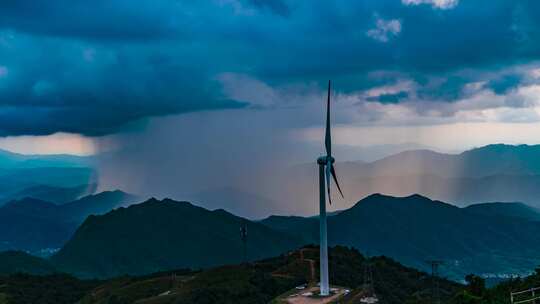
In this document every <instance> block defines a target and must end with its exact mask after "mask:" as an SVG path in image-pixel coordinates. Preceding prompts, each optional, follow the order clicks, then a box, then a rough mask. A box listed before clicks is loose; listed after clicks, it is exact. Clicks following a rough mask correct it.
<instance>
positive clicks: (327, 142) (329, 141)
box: [324, 80, 332, 156]
mask: <svg viewBox="0 0 540 304" xmlns="http://www.w3.org/2000/svg"><path fill="white" fill-rule="evenodd" d="M330 87H331V82H330V80H328V98H327V100H326V134H325V136H324V145H325V147H326V155H328V156H332V137H331V135H330Z"/></svg>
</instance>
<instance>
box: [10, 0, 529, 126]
mask: <svg viewBox="0 0 540 304" xmlns="http://www.w3.org/2000/svg"><path fill="white" fill-rule="evenodd" d="M539 15H540V3H538V2H537V1H501V0H497V1H487V0H482V1H460V2H459V3H458V4H457V5H455V6H453V7H451V8H447V9H444V10H443V9H437V7H435V6H432V5H405V4H403V3H402V2H401V1H398V0H392V1H390V0H383V1H345V0H340V1H332V2H328V1H322V0H320V1H319V0H316V1H309V2H307V1H305V2H298V1H287V0H214V1H212V0H208V1H177V0H174V1H173V0H163V1H150V0H141V1H127V0H97V1H92V2H88V1H82V0H71V1H68V0H48V1H46V0H32V1H30V0H17V1H15V0H8V1H2V2H0V69H1V71H2V73H0V118H1V119H0V135H11V134H49V133H53V132H57V131H67V132H77V133H83V134H90V135H97V134H107V133H113V132H116V131H117V130H119V128H122V127H123V126H124V125H125V124H127V123H130V122H132V121H135V120H137V119H140V118H145V117H149V116H155V115H166V114H173V113H183V112H191V111H198V110H204V109H223V108H236V107H243V106H248V105H249V103H250V101H245V100H243V102H237V101H233V100H230V98H229V97H228V96H226V94H224V92H223V87H222V84H221V83H220V77H219V76H220V75H221V74H223V73H236V74H242V75H247V76H249V77H252V78H253V79H258V80H260V81H262V82H264V83H267V84H268V85H269V86H279V85H283V84H286V83H290V82H294V83H308V84H312V83H318V84H319V86H321V87H322V86H323V83H324V81H326V79H328V78H332V79H334V80H335V81H336V82H337V83H339V88H340V90H342V91H343V92H357V91H363V90H366V89H369V88H371V87H373V86H377V85H381V84H387V83H389V82H392V81H394V80H391V79H385V78H377V77H375V78H374V77H372V76H371V75H372V74H373V72H375V71H393V72H397V73H399V74H400V75H402V76H403V77H407V78H411V79H413V80H414V81H415V82H416V83H417V84H418V86H419V88H418V92H417V94H415V95H414V96H413V97H415V98H416V97H417V98H422V99H433V100H445V101H453V100H455V99H457V98H460V96H461V94H463V92H464V88H465V87H466V86H467V85H468V84H469V83H471V82H475V81H478V80H480V79H479V78H481V77H483V76H478V75H484V74H482V73H491V74H494V73H495V71H497V70H499V69H504V68H505V67H507V66H510V65H513V64H526V63H528V62H531V61H535V60H537V59H538V55H539V54H540V26H539V22H540V21H539V20H540V18H539V17H540V16H539ZM463 69H472V70H478V71H482V73H471V74H466V75H463V74H455V72H456V71H460V70H463ZM490 77H491V78H490V81H489V83H488V84H486V87H487V88H489V89H492V90H493V91H494V92H495V93H497V94H504V93H505V92H507V91H508V90H510V89H511V88H513V87H516V86H518V85H519V84H520V83H521V81H522V77H521V76H519V75H518V76H516V77H514V76H504V77H502V78H501V77H499V76H490ZM499 78H500V79H499ZM433 79H437V81H434V80H433ZM400 94H401V95H400ZM405 94H406V95H405ZM411 96H412V95H411V94H409V92H403V93H399V94H389V95H388V96H386V95H385V96H381V97H379V101H380V102H391V103H399V102H401V100H403V99H409V98H411Z"/></svg>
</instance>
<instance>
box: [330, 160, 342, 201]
mask: <svg viewBox="0 0 540 304" xmlns="http://www.w3.org/2000/svg"><path fill="white" fill-rule="evenodd" d="M330 172H331V173H332V177H333V178H334V182H335V183H336V186H337V189H338V190H339V194H341V197H342V198H345V196H343V192H341V187H340V186H339V183H338V181H337V175H336V169H334V165H333V164H332V165H331V166H330Z"/></svg>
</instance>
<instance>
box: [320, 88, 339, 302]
mask: <svg viewBox="0 0 540 304" xmlns="http://www.w3.org/2000/svg"><path fill="white" fill-rule="evenodd" d="M330 90H331V82H330V81H328V98H327V101H326V133H325V136H324V146H325V147H326V155H325V156H321V157H319V158H318V159H317V164H318V165H319V197H320V205H319V208H320V210H319V212H320V214H319V228H320V238H321V240H320V274H321V282H320V295H321V296H327V295H329V294H330V284H329V282H328V242H327V237H326V193H328V202H329V203H330V204H332V199H331V198H330V175H332V178H333V179H334V182H335V183H336V186H337V188H338V190H339V193H340V194H341V197H343V192H341V188H340V187H339V183H338V181H337V176H336V170H335V169H334V162H335V159H334V158H333V157H332V138H331V132H330ZM325 181H326V185H325ZM325 187H326V190H327V191H325Z"/></svg>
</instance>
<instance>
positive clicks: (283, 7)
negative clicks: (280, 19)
mask: <svg viewBox="0 0 540 304" xmlns="http://www.w3.org/2000/svg"><path fill="white" fill-rule="evenodd" d="M248 3H251V4H252V5H254V6H256V7H259V8H263V9H269V10H270V11H272V12H274V13H276V14H278V15H281V16H284V17H286V16H288V15H289V13H290V12H289V6H287V4H286V3H285V2H284V1H282V0H248Z"/></svg>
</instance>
